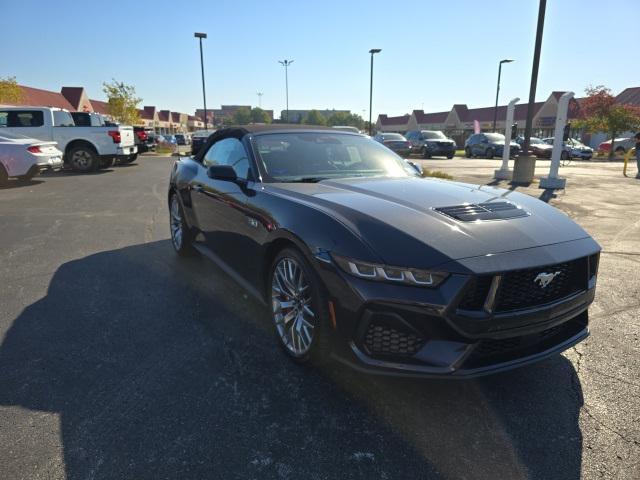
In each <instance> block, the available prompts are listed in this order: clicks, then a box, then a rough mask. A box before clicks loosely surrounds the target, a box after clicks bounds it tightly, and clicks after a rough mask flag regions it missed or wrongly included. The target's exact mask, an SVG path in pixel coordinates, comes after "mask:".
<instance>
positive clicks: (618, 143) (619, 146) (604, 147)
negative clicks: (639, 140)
mask: <svg viewBox="0 0 640 480" xmlns="http://www.w3.org/2000/svg"><path fill="white" fill-rule="evenodd" d="M634 146H635V140H634V139H633V138H627V137H621V138H616V139H615V142H614V149H613V151H614V152H615V153H616V155H624V154H625V153H627V150H629V149H630V148H633V147H634ZM609 150H611V139H609V140H606V141H604V142H602V143H601V144H600V145H598V151H599V152H602V153H609Z"/></svg>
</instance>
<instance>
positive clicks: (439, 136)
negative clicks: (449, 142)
mask: <svg viewBox="0 0 640 480" xmlns="http://www.w3.org/2000/svg"><path fill="white" fill-rule="evenodd" d="M422 136H423V137H424V138H426V139H427V140H446V139H447V136H446V135H445V134H444V133H442V132H429V131H427V130H423V131H422Z"/></svg>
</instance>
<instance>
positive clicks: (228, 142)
mask: <svg viewBox="0 0 640 480" xmlns="http://www.w3.org/2000/svg"><path fill="white" fill-rule="evenodd" d="M213 165H229V166H231V167H233V169H234V170H235V172H236V175H237V176H238V181H237V182H232V181H228V180H219V179H213V178H210V177H209V176H208V174H207V170H208V168H209V167H211V166H213ZM250 172H251V169H250V163H249V156H248V155H247V152H246V149H245V147H244V145H243V144H242V142H241V141H240V140H238V139H237V138H223V139H221V140H218V141H217V142H216V143H214V144H213V145H211V147H209V150H208V151H207V152H206V153H205V154H204V156H203V157H202V163H201V165H200V168H199V170H198V174H197V175H196V177H195V178H194V180H193V181H192V194H191V201H192V205H193V210H194V213H195V216H196V218H197V222H198V226H199V228H200V231H201V232H202V234H203V237H204V239H203V241H204V243H205V244H206V246H207V247H208V248H209V249H210V250H211V251H212V252H213V253H215V254H216V255H217V256H218V257H219V258H220V259H221V260H222V261H223V262H225V263H226V264H227V265H229V266H230V267H231V268H233V269H234V270H235V271H236V272H237V273H240V274H241V275H242V276H244V277H245V278H246V271H247V269H246V268H244V267H245V266H246V265H244V264H245V263H246V262H247V256H251V253H252V252H255V249H256V245H255V243H254V242H253V241H252V239H251V234H252V232H251V228H252V226H253V223H252V221H251V218H250V217H249V216H248V215H247V207H246V200H247V197H248V196H249V195H251V194H252V192H253V190H252V188H251V186H252V182H251V181H250V177H251V173H250Z"/></svg>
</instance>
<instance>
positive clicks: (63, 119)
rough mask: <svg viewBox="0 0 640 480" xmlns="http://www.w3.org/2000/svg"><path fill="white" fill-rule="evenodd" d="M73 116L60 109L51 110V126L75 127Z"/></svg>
mask: <svg viewBox="0 0 640 480" xmlns="http://www.w3.org/2000/svg"><path fill="white" fill-rule="evenodd" d="M75 125H76V124H75V122H74V121H73V117H72V116H71V114H70V113H69V112H64V111H62V110H54V111H53V126H54V127H75Z"/></svg>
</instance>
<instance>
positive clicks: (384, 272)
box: [331, 253, 449, 287]
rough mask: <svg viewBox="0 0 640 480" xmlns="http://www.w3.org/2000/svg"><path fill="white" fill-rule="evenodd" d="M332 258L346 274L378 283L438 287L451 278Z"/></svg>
mask: <svg viewBox="0 0 640 480" xmlns="http://www.w3.org/2000/svg"><path fill="white" fill-rule="evenodd" d="M331 257H332V258H333V260H334V261H335V262H336V264H337V265H338V266H339V267H340V269H342V270H343V271H344V272H345V273H348V274H350V275H353V276H354V277H359V278H366V279H368V280H374V281H378V282H389V283H402V284H405V285H413V286H415V287H437V286H438V285H440V284H441V283H442V282H443V281H444V280H445V279H446V278H447V277H448V276H449V274H448V273H443V272H432V271H430V270H420V269H417V268H408V267H391V266H389V265H381V264H377V263H369V262H363V261H360V260H354V259H352V258H345V257H341V256H339V255H336V254H333V253H332V254H331Z"/></svg>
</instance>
